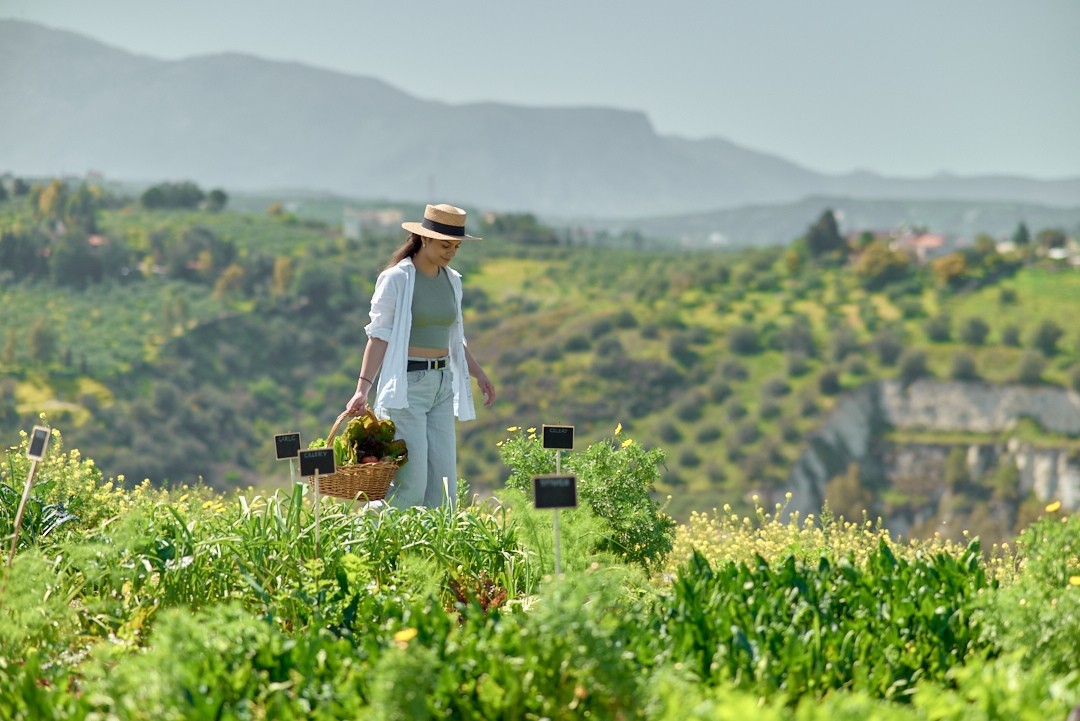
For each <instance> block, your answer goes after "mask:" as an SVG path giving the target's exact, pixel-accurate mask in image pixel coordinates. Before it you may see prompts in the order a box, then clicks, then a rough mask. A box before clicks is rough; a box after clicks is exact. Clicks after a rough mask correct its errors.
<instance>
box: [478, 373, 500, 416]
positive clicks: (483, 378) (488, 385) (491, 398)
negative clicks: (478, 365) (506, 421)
mask: <svg viewBox="0 0 1080 721" xmlns="http://www.w3.org/2000/svg"><path fill="white" fill-rule="evenodd" d="M476 382H477V383H478V384H480V391H481V392H482V393H483V394H484V407H485V408H487V407H488V406H490V405H491V404H492V403H494V402H495V385H494V384H493V383H492V382H491V379H489V378H488V377H487V374H486V373H484V372H483V371H481V372H480V373H479V374H478V375H477V376H476Z"/></svg>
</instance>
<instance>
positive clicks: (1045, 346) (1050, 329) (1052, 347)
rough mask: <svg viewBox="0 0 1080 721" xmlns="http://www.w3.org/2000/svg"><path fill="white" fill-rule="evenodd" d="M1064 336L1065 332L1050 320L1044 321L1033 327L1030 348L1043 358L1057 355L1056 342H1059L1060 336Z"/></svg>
mask: <svg viewBox="0 0 1080 721" xmlns="http://www.w3.org/2000/svg"><path fill="white" fill-rule="evenodd" d="M1064 334H1065V331H1063V330H1062V329H1061V326H1059V325H1058V324H1057V323H1055V322H1054V321H1052V320H1044V321H1042V322H1041V323H1039V325H1038V326H1036V327H1035V330H1034V332H1033V333H1032V334H1031V346H1032V347H1033V348H1035V349H1036V350H1038V351H1040V352H1042V354H1043V355H1045V356H1052V355H1054V354H1055V353H1057V342H1058V341H1059V340H1061V336H1062V335H1064Z"/></svg>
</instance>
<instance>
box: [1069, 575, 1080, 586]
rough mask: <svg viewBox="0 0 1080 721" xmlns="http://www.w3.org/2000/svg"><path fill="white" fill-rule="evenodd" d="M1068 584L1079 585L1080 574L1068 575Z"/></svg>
mask: <svg viewBox="0 0 1080 721" xmlns="http://www.w3.org/2000/svg"><path fill="white" fill-rule="evenodd" d="M1069 585H1070V586H1080V576H1070V577H1069Z"/></svg>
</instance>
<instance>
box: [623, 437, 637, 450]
mask: <svg viewBox="0 0 1080 721" xmlns="http://www.w3.org/2000/svg"><path fill="white" fill-rule="evenodd" d="M632 445H634V439H633V438H627V439H626V440H625V441H623V442H622V447H623V448H626V447H627V446H632Z"/></svg>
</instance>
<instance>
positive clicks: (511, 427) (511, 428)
mask: <svg viewBox="0 0 1080 721" xmlns="http://www.w3.org/2000/svg"><path fill="white" fill-rule="evenodd" d="M506 430H507V431H508V432H509V433H516V432H517V431H520V430H521V427H520V426H510V427H509V428H507V429H506Z"/></svg>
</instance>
